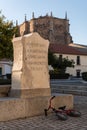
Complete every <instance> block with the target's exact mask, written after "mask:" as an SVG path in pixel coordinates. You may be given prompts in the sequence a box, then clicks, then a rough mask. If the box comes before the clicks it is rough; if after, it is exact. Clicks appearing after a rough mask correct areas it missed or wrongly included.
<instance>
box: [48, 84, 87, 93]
mask: <svg viewBox="0 0 87 130" xmlns="http://www.w3.org/2000/svg"><path fill="white" fill-rule="evenodd" d="M51 88H55V89H69V90H84V91H87V86H76V85H57V84H55V85H54V84H51Z"/></svg>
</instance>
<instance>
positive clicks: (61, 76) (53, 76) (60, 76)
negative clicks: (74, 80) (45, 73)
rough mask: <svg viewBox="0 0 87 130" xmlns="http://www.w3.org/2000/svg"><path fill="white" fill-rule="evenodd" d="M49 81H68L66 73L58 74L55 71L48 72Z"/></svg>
mask: <svg viewBox="0 0 87 130" xmlns="http://www.w3.org/2000/svg"><path fill="white" fill-rule="evenodd" d="M49 74H50V79H68V78H69V76H70V75H69V74H68V73H58V72H57V71H50V73H49Z"/></svg>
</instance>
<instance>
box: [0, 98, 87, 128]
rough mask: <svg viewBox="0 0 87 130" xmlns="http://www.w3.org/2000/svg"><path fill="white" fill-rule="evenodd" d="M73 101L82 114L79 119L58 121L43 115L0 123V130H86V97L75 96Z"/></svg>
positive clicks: (70, 118)
mask: <svg viewBox="0 0 87 130" xmlns="http://www.w3.org/2000/svg"><path fill="white" fill-rule="evenodd" d="M74 99H75V102H74V103H75V104H74V106H75V108H76V109H78V110H80V112H81V113H82V116H81V117H69V118H68V120H66V121H60V120H59V119H57V117H56V116H55V115H54V114H53V113H51V114H49V115H48V116H47V117H45V116H44V115H43V116H36V117H31V118H25V119H18V120H12V121H7V122H0V130H87V97H85V96H75V98H74Z"/></svg>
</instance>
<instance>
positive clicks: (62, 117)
mask: <svg viewBox="0 0 87 130" xmlns="http://www.w3.org/2000/svg"><path fill="white" fill-rule="evenodd" d="M56 116H57V117H58V119H60V120H63V121H65V120H67V119H68V116H67V115H66V114H65V113H60V112H57V113H56Z"/></svg>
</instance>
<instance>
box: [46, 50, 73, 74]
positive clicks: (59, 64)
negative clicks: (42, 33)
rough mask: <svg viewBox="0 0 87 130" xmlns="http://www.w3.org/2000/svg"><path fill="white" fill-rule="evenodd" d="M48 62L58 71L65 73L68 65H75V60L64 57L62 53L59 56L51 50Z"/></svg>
mask: <svg viewBox="0 0 87 130" xmlns="http://www.w3.org/2000/svg"><path fill="white" fill-rule="evenodd" d="M48 63H49V65H51V66H52V67H53V68H54V70H56V71H57V72H58V73H65V71H66V68H67V67H74V61H73V60H69V59H68V58H62V55H60V56H59V57H57V56H55V55H54V54H53V53H52V52H50V51H49V54H48Z"/></svg>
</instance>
